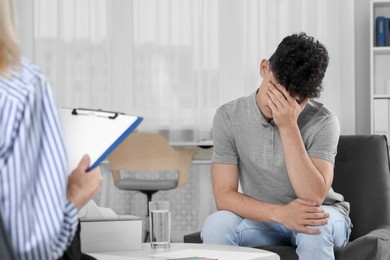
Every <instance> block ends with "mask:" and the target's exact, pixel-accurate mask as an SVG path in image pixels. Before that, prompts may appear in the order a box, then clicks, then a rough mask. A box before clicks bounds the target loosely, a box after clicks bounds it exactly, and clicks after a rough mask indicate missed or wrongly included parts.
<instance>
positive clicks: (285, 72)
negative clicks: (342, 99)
mask: <svg viewBox="0 0 390 260" xmlns="http://www.w3.org/2000/svg"><path fill="white" fill-rule="evenodd" d="M269 63H270V69H271V71H272V72H273V74H274V77H275V79H276V80H277V81H278V82H279V83H280V84H282V85H283V86H284V87H285V88H286V90H287V92H289V93H290V95H291V96H298V97H300V99H305V98H316V97H319V96H320V92H321V91H322V90H323V87H322V79H323V78H324V76H325V72H326V69H327V67H328V63H329V56H328V51H327V50H326V48H325V46H324V45H322V44H321V43H320V42H318V41H317V40H315V39H314V38H313V37H311V36H308V35H306V33H300V34H293V35H291V36H287V37H285V38H284V39H283V40H282V41H281V42H280V44H279V45H278V48H277V49H276V51H275V53H274V54H273V55H272V56H271V58H270V59H269Z"/></svg>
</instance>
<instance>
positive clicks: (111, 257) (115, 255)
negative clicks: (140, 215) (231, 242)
mask: <svg viewBox="0 0 390 260" xmlns="http://www.w3.org/2000/svg"><path fill="white" fill-rule="evenodd" d="M183 250H193V251H195V250H199V252H202V251H203V250H211V251H214V252H215V251H218V253H220V254H223V255H225V256H226V257H225V258H224V257H220V258H219V260H223V259H227V260H231V259H248V260H249V259H251V260H258V259H260V260H279V259H280V257H279V256H278V255H277V254H275V253H273V252H269V251H266V250H262V249H255V248H248V247H236V246H225V245H205V244H187V243H171V248H170V249H166V250H163V249H162V250H153V249H152V248H151V247H150V244H149V243H143V244H142V250H137V251H126V252H99V253H89V255H91V256H93V257H95V258H96V259H98V260H125V259H129V260H130V259H131V260H135V259H137V260H147V259H155V260H163V259H169V258H173V257H172V254H171V256H170V257H169V258H167V257H162V256H152V255H154V254H162V253H174V252H175V251H177V253H181V252H183ZM211 251H210V252H211ZM204 252H205V251H204ZM229 252H230V257H229ZM234 254H240V256H239V258H237V256H234ZM252 254H253V255H252ZM254 254H256V255H254ZM245 256H248V257H247V258H244V257H245ZM206 257H207V256H206Z"/></svg>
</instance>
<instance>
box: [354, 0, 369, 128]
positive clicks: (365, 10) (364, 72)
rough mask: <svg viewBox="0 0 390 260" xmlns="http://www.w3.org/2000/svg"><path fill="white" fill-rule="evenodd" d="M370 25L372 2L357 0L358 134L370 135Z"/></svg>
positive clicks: (356, 78) (356, 74) (356, 81)
mask: <svg viewBox="0 0 390 260" xmlns="http://www.w3.org/2000/svg"><path fill="white" fill-rule="evenodd" d="M369 24H370V0H355V54H356V56H355V64H354V66H355V83H356V102H355V104H356V134H369V133H370V27H369ZM351 66H353V65H351Z"/></svg>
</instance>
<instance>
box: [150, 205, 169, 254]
mask: <svg viewBox="0 0 390 260" xmlns="http://www.w3.org/2000/svg"><path fill="white" fill-rule="evenodd" d="M149 225H150V246H151V247H152V248H155V249H158V248H169V247H170V241H171V202H169V201H151V202H149Z"/></svg>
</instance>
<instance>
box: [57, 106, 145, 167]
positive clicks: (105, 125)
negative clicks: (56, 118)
mask: <svg viewBox="0 0 390 260" xmlns="http://www.w3.org/2000/svg"><path fill="white" fill-rule="evenodd" d="M60 117H61V120H62V125H63V129H64V138H65V146H66V149H67V154H68V161H69V170H70V171H72V170H73V169H75V168H76V167H77V165H78V164H79V162H80V160H81V158H82V157H83V156H84V154H88V155H89V157H90V158H91V166H90V168H89V169H88V171H89V170H91V169H93V168H95V167H96V166H98V165H99V164H100V163H101V162H102V161H103V160H104V159H105V158H106V157H107V156H108V155H109V154H110V153H111V152H112V151H113V150H114V149H115V148H116V147H117V146H118V145H119V144H120V143H121V142H122V141H123V140H124V139H125V138H126V137H127V136H128V135H129V134H130V133H131V132H133V131H134V129H135V128H136V127H137V126H138V125H139V124H140V123H141V121H142V118H141V117H138V116H132V115H126V114H122V113H117V112H109V111H102V110H93V109H85V108H77V109H76V108H61V109H60Z"/></svg>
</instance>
